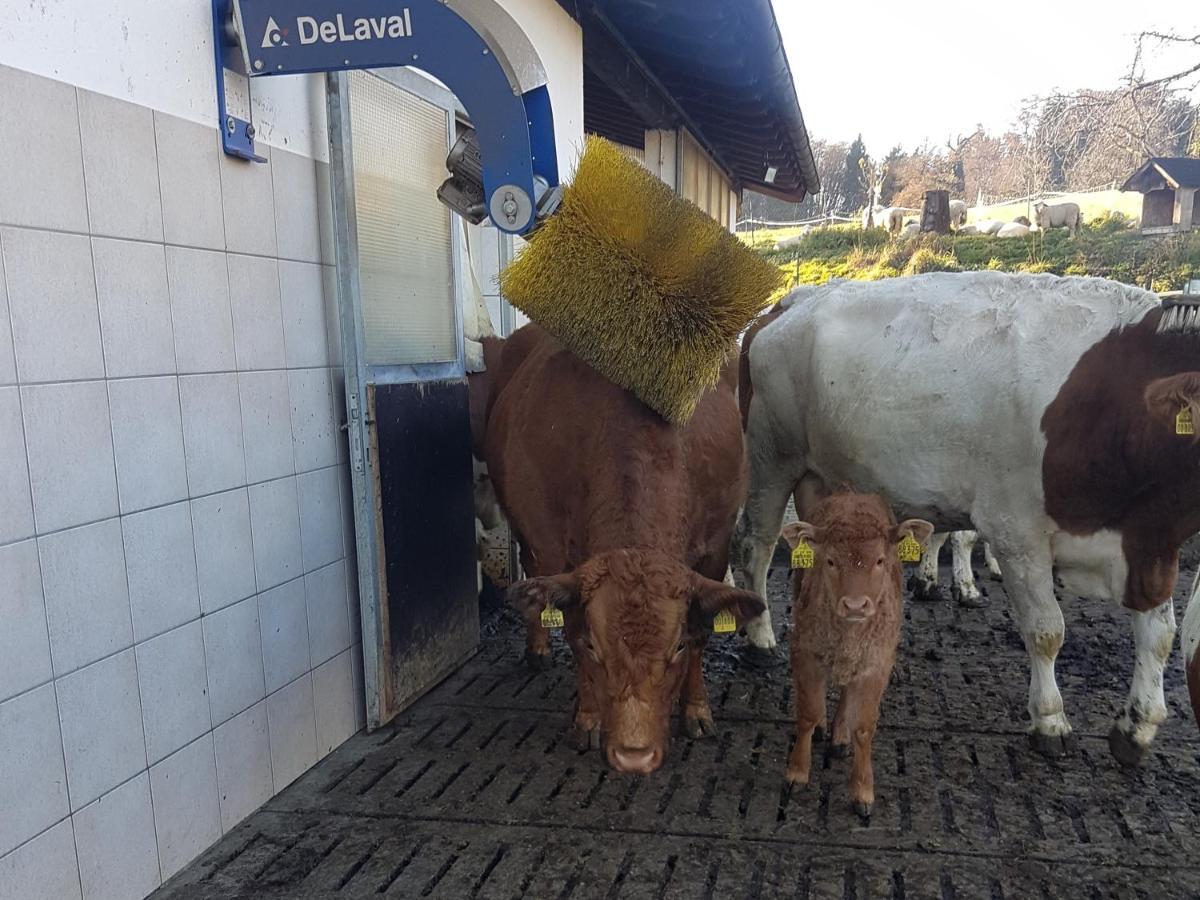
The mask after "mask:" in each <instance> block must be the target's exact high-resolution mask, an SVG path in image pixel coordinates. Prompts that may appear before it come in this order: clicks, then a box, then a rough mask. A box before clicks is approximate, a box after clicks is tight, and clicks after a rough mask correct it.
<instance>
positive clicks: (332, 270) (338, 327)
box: [321, 265, 342, 366]
mask: <svg viewBox="0 0 1200 900" xmlns="http://www.w3.org/2000/svg"><path fill="white" fill-rule="evenodd" d="M321 283H322V284H323V285H324V286H325V333H326V335H327V338H326V343H327V345H328V347H329V364H330V365H331V366H340V365H341V364H342V320H341V312H340V310H339V309H338V279H337V267H336V266H332V265H323V266H321Z"/></svg>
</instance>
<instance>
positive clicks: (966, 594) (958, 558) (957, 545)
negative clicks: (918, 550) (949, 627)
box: [950, 531, 983, 608]
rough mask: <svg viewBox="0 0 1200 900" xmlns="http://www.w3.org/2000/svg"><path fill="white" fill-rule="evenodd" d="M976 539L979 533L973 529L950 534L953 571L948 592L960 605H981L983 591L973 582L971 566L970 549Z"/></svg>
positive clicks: (972, 548) (976, 606) (973, 573)
mask: <svg viewBox="0 0 1200 900" xmlns="http://www.w3.org/2000/svg"><path fill="white" fill-rule="evenodd" d="M978 539H979V535H978V534H976V533H975V532H974V531H956V532H954V533H953V534H952V535H950V563H951V567H952V569H953V572H954V577H953V581H952V582H951V585H950V593H951V594H952V595H953V596H954V599H955V600H956V601H958V603H959V605H960V606H967V607H971V608H978V607H980V606H983V593H982V592H981V591H980V590H979V585H977V584H976V583H975V572H974V570H973V569H972V568H971V551H972V550H974V549H975V542H976V541H977V540H978Z"/></svg>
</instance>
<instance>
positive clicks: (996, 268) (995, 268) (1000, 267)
mask: <svg viewBox="0 0 1200 900" xmlns="http://www.w3.org/2000/svg"><path fill="white" fill-rule="evenodd" d="M987 269H988V271H989V272H1003V271H1004V263H1003V262H1002V261H1001V260H1000V259H999V258H998V257H995V256H993V257H992V258H991V259H989V260H988V264H987Z"/></svg>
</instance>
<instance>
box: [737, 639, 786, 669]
mask: <svg viewBox="0 0 1200 900" xmlns="http://www.w3.org/2000/svg"><path fill="white" fill-rule="evenodd" d="M742 662H744V663H745V664H746V665H747V666H749V667H750V668H752V669H774V668H775V667H777V666H780V665H782V664H783V654H782V653H781V652H780V651H779V648H778V647H773V648H770V649H768V648H766V647H758V646H755V645H754V644H747V645H746V646H745V647H744V648H742Z"/></svg>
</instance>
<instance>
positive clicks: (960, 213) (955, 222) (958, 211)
mask: <svg viewBox="0 0 1200 900" xmlns="http://www.w3.org/2000/svg"><path fill="white" fill-rule="evenodd" d="M966 224H967V201H965V200H951V201H950V227H951V228H961V227H962V226H963V225H966Z"/></svg>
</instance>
